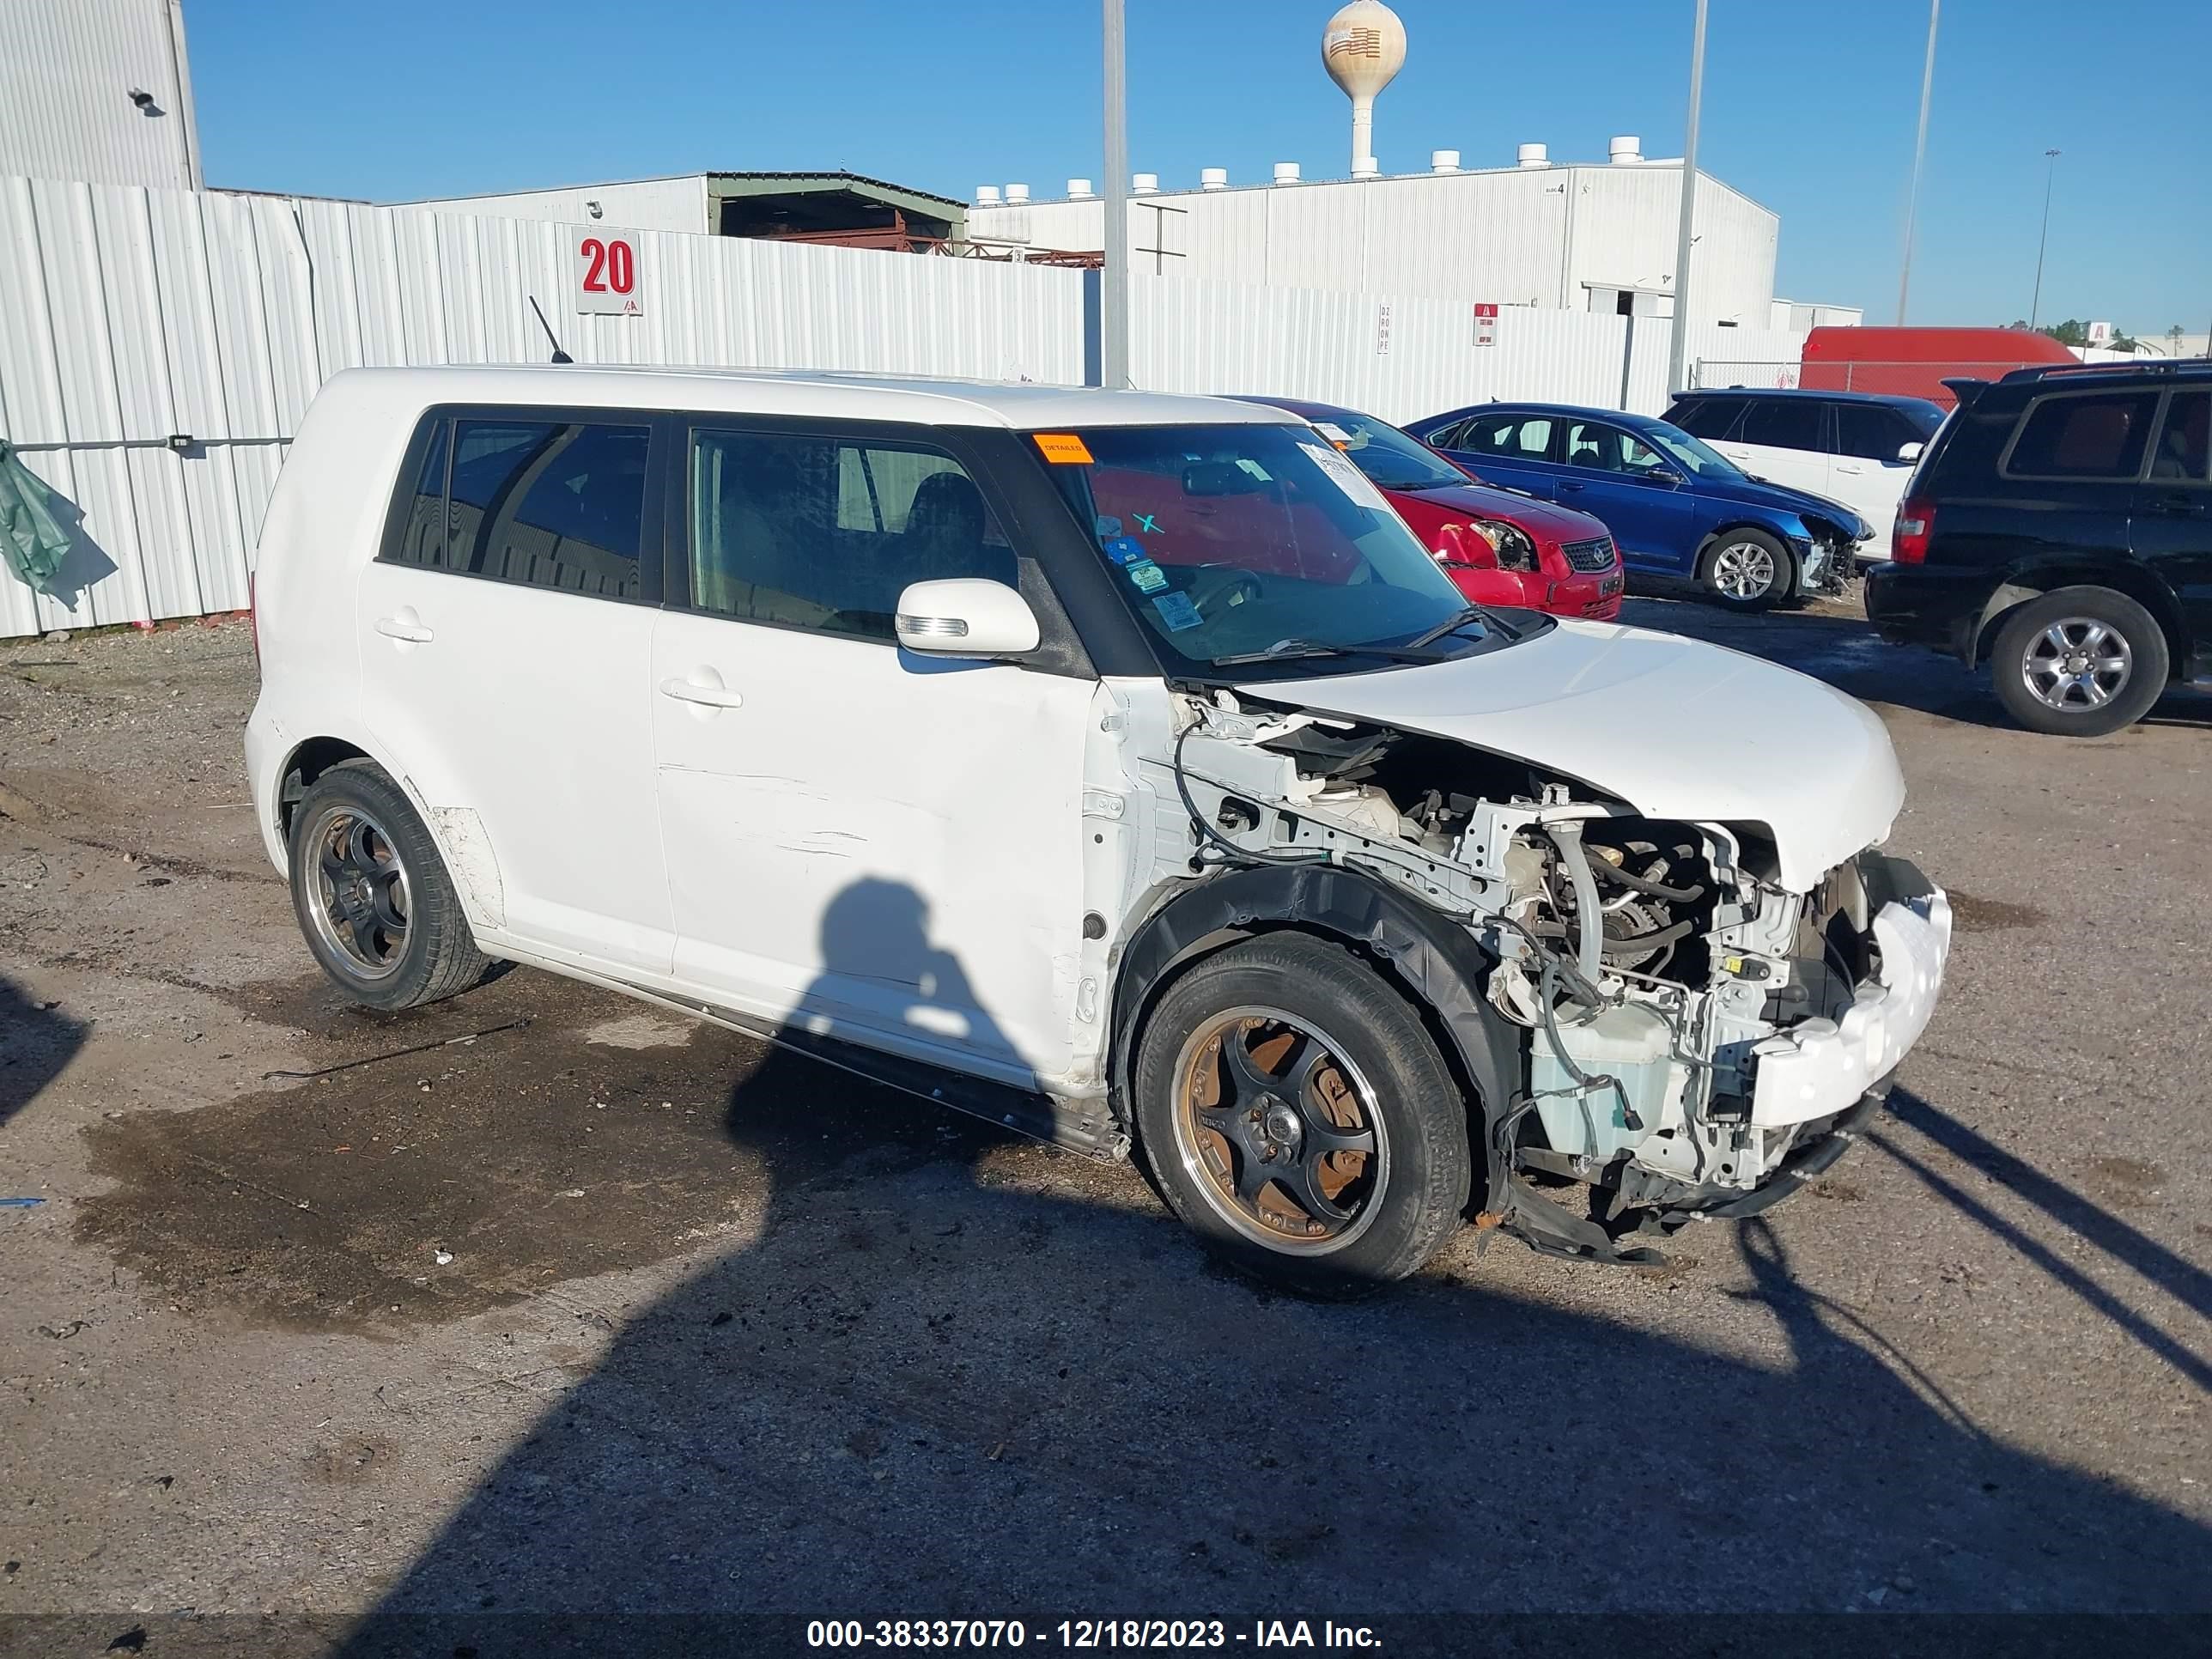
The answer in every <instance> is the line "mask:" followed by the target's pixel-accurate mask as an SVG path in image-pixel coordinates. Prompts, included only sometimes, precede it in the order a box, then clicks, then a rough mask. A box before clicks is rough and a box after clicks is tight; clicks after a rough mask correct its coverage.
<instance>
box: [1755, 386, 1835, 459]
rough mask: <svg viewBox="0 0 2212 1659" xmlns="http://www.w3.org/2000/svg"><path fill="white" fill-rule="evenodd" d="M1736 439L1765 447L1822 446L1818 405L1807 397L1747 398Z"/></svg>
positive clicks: (1801, 447) (1816, 448)
mask: <svg viewBox="0 0 2212 1659" xmlns="http://www.w3.org/2000/svg"><path fill="white" fill-rule="evenodd" d="M1735 442H1737V443H1740V444H1759V445H1763V446H1764V447H1766V448H1768V449H1813V450H1818V449H1820V448H1823V447H1825V446H1824V445H1823V444H1822V443H1821V441H1820V404H1818V403H1816V402H1814V401H1813V400H1812V399H1810V398H1746V399H1745V400H1744V410H1743V420H1742V422H1741V424H1739V425H1738V426H1737V428H1736V429H1735Z"/></svg>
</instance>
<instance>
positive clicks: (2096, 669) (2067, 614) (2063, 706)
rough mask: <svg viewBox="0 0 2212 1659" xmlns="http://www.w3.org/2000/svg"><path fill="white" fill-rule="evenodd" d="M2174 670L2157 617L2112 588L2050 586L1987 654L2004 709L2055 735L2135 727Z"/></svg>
mask: <svg viewBox="0 0 2212 1659" xmlns="http://www.w3.org/2000/svg"><path fill="white" fill-rule="evenodd" d="M2114 646H2117V647H2118V648H2117V649H2114V648H2113V647H2114ZM2171 667H2172V658H2171V656H2170V654H2169V653H2168V650H2167V647H2166V630H2165V629H2161V628H2160V626H2159V625H2158V619H2157V618H2156V617H2153V616H2152V615H2151V614H2150V612H2149V611H2146V610H2144V609H2143V608H2142V605H2138V604H2136V602H2135V601H2134V600H2133V599H2130V598H2129V597H2128V596H2127V595H2126V594H2124V593H2116V592H2113V591H2112V589H2111V588H2109V587H2059V588H2053V589H2052V590H2051V592H2048V593H2045V594H2044V595H2043V596H2042V597H2041V598H2039V599H2030V600H2029V601H2028V602H2027V604H2026V605H2021V607H2020V608H2019V609H2018V610H2016V611H2014V612H2013V613H2012V615H2011V616H2010V617H2008V618H2006V620H2005V623H2004V626H2003V627H2002V628H2001V629H1998V630H1997V641H1996V648H1995V649H1993V650H1992V651H1991V652H1990V671H1991V672H1992V673H1993V674H1994V675H1995V677H1996V693H1997V701H1998V702H2002V704H2004V706H2005V712H2006V713H2007V714H2010V715H2011V716H2012V717H2013V719H2014V720H2017V721H2019V722H2020V724H2021V725H2022V726H2026V727H2027V729H2028V730H2029V731H2031V732H2043V733H2045V735H2047V736H2050V737H2058V738H2101V737H2104V736H2106V734H2107V733H2110V732H2118V731H2119V730H2120V729H2121V728H2122V727H2123V726H2133V725H2134V724H2135V723H2136V721H2137V720H2141V719H2142V717H2143V716H2144V715H2145V714H2148V713H2149V712H2150V709H2151V705H2152V704H2154V703H2155V702H2157V701H2158V700H2159V698H2160V696H2161V695H2163V694H2164V692H2165V690H2166V676H2167V673H2168V671H2169V670H2170V669H2171Z"/></svg>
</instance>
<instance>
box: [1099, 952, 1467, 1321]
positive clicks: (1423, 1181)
mask: <svg viewBox="0 0 2212 1659" xmlns="http://www.w3.org/2000/svg"><path fill="white" fill-rule="evenodd" d="M1133 1088H1134V1093H1135V1102H1134V1107H1135V1116H1136V1120H1137V1133H1138V1139H1139V1144H1140V1146H1141V1147H1142V1149H1143V1152H1144V1155H1145V1158H1146V1164H1148V1165H1149V1167H1150V1168H1151V1170H1152V1176H1153V1179H1154V1181H1155V1182H1157V1184H1158V1188H1159V1189H1160V1192H1161V1194H1162V1195H1163V1196H1164V1198H1165V1199H1166V1200H1167V1201H1168V1204H1169V1206H1170V1207H1171V1208H1172V1209H1173V1210H1174V1211H1175V1212H1176V1215H1177V1216H1178V1217H1180V1218H1182V1221H1183V1222H1184V1223H1185V1224H1186V1225H1188V1226H1189V1227H1190V1228H1191V1229H1192V1230H1193V1231H1195V1232H1197V1233H1198V1234H1199V1236H1200V1237H1202V1238H1203V1239H1204V1240H1205V1241H1206V1243H1207V1244H1208V1245H1210V1246H1211V1247H1212V1249H1214V1250H1216V1251H1217V1252H1218V1254H1220V1255H1223V1256H1225V1258H1227V1259H1228V1261H1230V1262H1231V1264H1232V1265H1234V1266H1236V1267H1239V1268H1242V1269H1243V1270H1245V1271H1247V1272H1249V1273H1255V1274H1256V1275H1259V1276H1261V1277H1264V1278H1267V1279H1273V1280H1276V1281H1279V1282H1281V1283H1285V1284H1287V1285H1291V1286H1292V1287H1293V1288H1295V1289H1298V1290H1302V1291H1308V1292H1310V1293H1315V1294H1321V1295H1334V1296H1346V1295H1358V1294H1360V1293H1363V1292H1365V1291H1372V1290H1375V1289H1376V1288H1379V1287H1380V1286H1382V1285H1386V1284H1389V1283H1390V1282H1391V1281H1393V1280H1395V1279H1403V1278H1405V1277H1406V1276H1407V1274H1409V1273H1413V1272H1415V1271H1417V1270H1418V1269H1419V1267H1421V1265H1422V1264H1423V1263H1424V1262H1425V1261H1428V1259H1429V1258H1430V1257H1431V1256H1432V1255H1435V1254H1436V1252H1437V1249H1438V1248H1439V1247H1440V1246H1442V1244H1443V1242H1444V1240H1445V1239H1446V1238H1448V1237H1449V1236H1450V1235H1451V1233H1452V1231H1454V1229H1455V1227H1456V1226H1457V1225H1458V1223H1459V1219H1460V1217H1461V1214H1462V1212H1463V1210H1464V1209H1465V1208H1466V1205H1467V1200H1468V1188H1469V1183H1470V1181H1471V1179H1472V1161H1473V1155H1472V1152H1471V1150H1470V1148H1469V1146H1468V1131H1467V1121H1468V1117H1467V1108H1466V1104H1465V1102H1464V1100H1463V1098H1462V1094H1461V1091H1460V1089H1459V1086H1458V1085H1457V1083H1456V1082H1455V1080H1454V1079H1453V1077H1452V1073H1451V1070H1450V1068H1449V1066H1446V1065H1445V1064H1444V1060H1443V1056H1442V1055H1441V1054H1439V1053H1438V1052H1437V1046H1436V1044H1435V1042H1432V1041H1431V1038H1430V1036H1429V1034H1428V1032H1427V1030H1425V1028H1424V1027H1423V1025H1422V1024H1421V1021H1420V1019H1419V1016H1418V1015H1417V1014H1416V1013H1415V1012H1414V1011H1413V1008H1412V1006H1410V1005H1409V1004H1407V1001H1406V1000H1405V999H1404V998H1403V997H1401V995H1399V994H1398V993H1397V992H1396V991H1395V989H1394V988H1393V987H1391V986H1390V985H1389V983H1388V982H1386V981H1384V980H1383V978H1382V977H1381V976H1380V975H1377V974H1376V972H1375V971H1374V970H1373V969H1370V968H1369V967H1368V966H1367V965H1366V964H1365V963H1362V962H1361V961H1360V960H1359V959H1358V957H1355V956H1353V955H1352V953H1351V952H1350V951H1347V950H1346V949H1344V948H1343V947H1342V946H1340V945H1332V944H1329V943H1327V942H1325V941H1323V940H1321V939H1313V938H1310V937H1309V936H1307V935H1304V934H1300V933H1280V934H1276V935H1273V936H1271V937H1269V938H1266V939H1255V940H1252V941H1250V942H1249V943H1247V944H1243V945H1232V946H1231V947H1230V948H1229V949H1227V950H1225V951H1220V952H1219V953H1218V954H1217V955H1215V956H1212V957H1208V958H1207V959H1206V961H1204V962H1202V963H1200V964H1199V965H1198V966H1197V967H1195V968H1194V969H1191V970H1190V971H1189V972H1188V973H1187V974H1185V975H1183V976H1182V978H1181V979H1179V980H1177V981H1176V982H1175V983H1174V984H1173V985H1172V986H1170V987H1169V989H1168V990H1167V992H1166V993H1165V994H1164V995H1163V996H1162V997H1161V999H1160V1000H1159V1003H1158V1006H1157V1007H1156V1008H1155V1009H1154V1010H1153V1011H1152V1016H1151V1018H1149V1019H1148V1020H1147V1021H1146V1025H1145V1029H1144V1031H1143V1033H1142V1035H1141V1036H1140V1037H1139V1042H1138V1045H1137V1052H1136V1064H1135V1067H1134V1076H1133Z"/></svg>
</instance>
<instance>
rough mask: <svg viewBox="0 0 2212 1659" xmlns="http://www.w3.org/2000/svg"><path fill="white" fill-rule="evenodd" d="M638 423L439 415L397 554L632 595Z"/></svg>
mask: <svg viewBox="0 0 2212 1659" xmlns="http://www.w3.org/2000/svg"><path fill="white" fill-rule="evenodd" d="M648 442H649V431H648V428H645V427H643V426H618V425H613V424H601V423H599V422H563V421H528V420H469V419H463V420H458V421H443V422H440V423H439V425H438V427H437V428H436V430H435V433H434V434H433V435H432V437H431V441H430V443H429V447H428V450H427V451H426V453H425V454H424V458H423V462H422V470H421V473H420V476H419V477H417V479H416V488H415V495H414V497H413V501H412V505H411V507H410V511H409V513H408V517H407V520H406V522H405V523H404V525H403V526H401V528H400V534H399V538H398V543H397V544H396V546H395V547H394V548H393V549H392V550H391V552H390V553H389V554H388V556H389V557H391V558H392V559H393V560H395V561H397V562H400V563H403V564H415V565H422V566H424V567H426V568H434V569H441V570H451V571H453V572H456V573H457V574H464V575H471V576H486V577H489V578H490V579H491V580H495V581H507V582H519V583H521V584H523V585H524V586H531V587H550V588H556V589H558V590H560V591H562V592H569V593H586V594H590V595H592V596H593V597H595V598H599V599H639V598H641V597H642V586H641V580H640V567H639V552H640V548H641V543H642V540H643V536H644V524H645V468H646V455H647V447H648Z"/></svg>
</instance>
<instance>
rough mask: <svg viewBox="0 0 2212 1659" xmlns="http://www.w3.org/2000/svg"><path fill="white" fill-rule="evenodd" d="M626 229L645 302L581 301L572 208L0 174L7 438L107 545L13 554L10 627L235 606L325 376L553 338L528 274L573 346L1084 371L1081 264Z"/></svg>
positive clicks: (932, 368) (539, 349) (478, 358)
mask: <svg viewBox="0 0 2212 1659" xmlns="http://www.w3.org/2000/svg"><path fill="white" fill-rule="evenodd" d="M572 234H573V232H572V230H571V228H569V227H568V226H565V225H556V224H547V223H538V222H527V221H520V220H509V219H483V218H471V217H465V216H455V215H447V214H442V213H439V212H436V211H435V210H427V209H419V208H410V209H394V208H375V207H368V206H364V205H361V204H348V203H337V202H294V201H292V200H289V199H287V198H282V197H249V196H235V195H227V194H222V193H211V194H199V193H193V192H189V191H147V190H138V189H132V188H129V187H125V186H110V185H86V184H78V183H64V182H58V181H54V180H48V179H0V437H5V438H7V439H8V440H9V441H11V442H13V443H15V444H16V445H17V446H18V447H20V448H21V450H22V451H23V456H22V459H23V460H24V462H25V464H26V465H28V466H30V468H31V469H32V470H33V471H34V472H36V473H37V474H38V475H39V476H40V477H42V478H44V479H45V480H46V482H47V483H49V484H51V485H52V486H53V488H54V489H57V490H58V491H59V492H60V493H61V494H62V495H64V496H66V497H68V498H69V499H70V500H71V501H74V502H76V505H77V506H78V507H80V508H81V509H82V512H83V514H84V521H83V526H82V532H83V534H84V536H85V538H86V540H87V543H88V546H87V547H86V548H85V549H84V550H82V552H81V553H80V554H79V555H78V556H75V557H73V559H72V561H71V563H70V566H68V567H65V568H64V578H65V579H66V580H67V582H68V584H69V585H68V586H67V588H66V589H65V594H66V597H67V598H69V599H70V600H71V601H72V603H70V604H68V605H64V604H60V603H57V602H56V601H54V600H52V599H44V598H40V597H38V596H35V595H33V593H32V592H30V590H29V589H28V588H27V587H25V586H23V585H22V584H21V583H20V582H18V581H15V580H13V579H12V578H9V577H8V576H6V575H5V574H0V637H6V636H9V635H23V634H30V633H37V632H42V631H44V630H45V629H51V628H74V627H87V626H91V625H94V624H100V623H124V622H140V621H145V620H149V619H154V618H161V617H190V616H197V615H202V614H205V613H208V612H212V611H231V610H237V609H240V608H241V607H243V606H244V605H246V603H247V597H246V595H247V587H246V573H247V567H248V558H249V550H251V548H252V545H253V543H254V540H255V538H256V537H257V535H258V531H259V526H260V518H261V512H262V508H263V506H264V503H265V502H266V501H267V500H268V498H269V492H270V487H271V486H272V485H273V484H274V483H275V481H276V469H277V466H278V465H279V464H280V463H281V460H282V459H283V442H284V441H286V440H289V438H290V437H291V435H292V434H293V433H294V432H295V431H296V430H297V429H298V426H299V421H300V417H301V414H302V413H303V412H304V411H305V410H306V409H307V404H308V403H309V401H310V400H311V399H312V398H313V397H314V394H315V392H316V390H317V389H318V388H319V386H321V385H322V383H323V381H324V380H326V379H328V378H329V377H330V376H331V375H332V374H336V373H337V372H338V371H339V370H340V369H343V368H352V367H356V366H362V365H393V364H418V363H453V362H544V359H545V357H546V356H547V355H548V352H547V347H546V343H545V339H544V334H543V332H542V331H540V329H539V327H538V321H537V319H536V318H535V317H533V316H532V313H531V311H530V307H529V302H528V296H531V295H535V296H536V297H537V299H538V302H539V303H540V304H541V305H542V306H543V307H544V309H545V313H546V316H547V318H548V319H550V322H551V323H552V325H553V326H554V328H555V329H556V331H557V332H558V333H559V335H560V338H561V343H562V345H563V346H564V347H565V348H566V349H568V352H569V354H570V355H571V356H574V358H575V359H576V360H577V361H578V362H635V363H653V364H711V365H729V366H737V365H748V366H754V367H763V368H851V369H886V370H894V371H900V372H907V373H913V374H959V375H975V376H981V377H984V378H988V379H1018V378H1022V377H1027V378H1028V379H1030V380H1049V381H1061V382H1070V381H1079V380H1082V378H1083V367H1084V320H1083V319H1084V301H1083V276H1082V273H1081V272H1079V271H1069V270H1046V269H1039V268H1031V267H1024V266H1014V265H1001V264H987V263H982V262H978V261H966V260H954V259H924V258H904V257H900V256H897V255H892V254H884V253H878V252H858V251H854V250H851V249H843V248H818V247H806V246H787V245H780V244H776V243H772V242H762V241H743V240H730V239H724V238H719V237H710V236H687V235H679V234H674V233H668V232H630V233H628V234H629V236H630V237H631V239H632V240H634V241H635V243H636V245H637V249H638V264H639V288H640V292H641V295H643V296H644V301H645V306H644V314H643V315H642V316H640V317H580V316H577V315H574V314H573V313H571V311H570V309H569V307H568V304H567V302H566V301H565V298H564V296H565V295H566V294H567V291H568V290H567V287H566V283H567V282H568V264H569V259H570V253H569V246H570V238H571V236H572ZM172 435H184V436H189V437H191V439H193V440H194V443H193V444H192V445H191V447H187V448H185V449H183V450H182V451H181V452H177V451H173V450H172V449H171V448H170V447H169V439H170V438H171V436H172Z"/></svg>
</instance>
